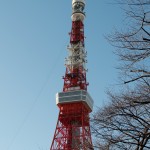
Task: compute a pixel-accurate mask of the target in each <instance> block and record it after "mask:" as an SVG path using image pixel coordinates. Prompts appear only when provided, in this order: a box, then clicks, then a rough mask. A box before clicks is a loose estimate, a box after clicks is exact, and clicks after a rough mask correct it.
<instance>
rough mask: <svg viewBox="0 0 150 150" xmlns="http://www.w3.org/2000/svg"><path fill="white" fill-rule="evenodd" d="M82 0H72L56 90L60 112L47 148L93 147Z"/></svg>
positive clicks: (78, 149) (86, 149)
mask: <svg viewBox="0 0 150 150" xmlns="http://www.w3.org/2000/svg"><path fill="white" fill-rule="evenodd" d="M84 8H85V0H72V16H71V19H72V29H71V32H70V45H69V46H68V47H67V48H68V52H69V54H68V57H67V58H66V60H65V66H66V73H65V76H64V77H63V79H64V86H63V92H60V93H57V95H56V104H57V106H58V107H59V110H60V111H59V116H58V121H57V125H56V130H55V134H54V138H53V141H52V145H51V148H50V150H90V149H93V146H92V139H91V132H90V121H89V119H90V118H89V114H90V112H91V111H92V109H93V100H92V98H91V97H90V95H89V93H88V92H87V86H88V83H87V81H86V66H85V64H86V62H87V60H86V56H87V52H86V51H85V45H84V19H85V13H84Z"/></svg>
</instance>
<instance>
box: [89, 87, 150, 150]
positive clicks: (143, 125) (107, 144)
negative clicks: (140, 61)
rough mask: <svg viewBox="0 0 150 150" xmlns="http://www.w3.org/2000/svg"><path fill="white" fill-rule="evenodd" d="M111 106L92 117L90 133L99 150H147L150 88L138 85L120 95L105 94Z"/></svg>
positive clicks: (148, 146)
mask: <svg viewBox="0 0 150 150" xmlns="http://www.w3.org/2000/svg"><path fill="white" fill-rule="evenodd" d="M108 95H109V99H110V101H111V103H109V105H107V106H105V107H104V108H101V109H98V111H97V112H96V113H95V114H93V117H92V119H91V122H92V133H93V135H94V137H95V141H96V142H95V146H96V147H99V149H100V150H149V149H150V103H145V105H142V106H141V104H139V103H135V101H137V100H139V101H141V102H143V101H144V102H146V101H148V100H149V99H150V88H149V87H148V86H145V84H143V85H141V84H140V85H139V86H138V87H136V89H135V90H133V91H131V90H127V91H126V92H122V93H121V94H112V93H111V92H110V93H108Z"/></svg>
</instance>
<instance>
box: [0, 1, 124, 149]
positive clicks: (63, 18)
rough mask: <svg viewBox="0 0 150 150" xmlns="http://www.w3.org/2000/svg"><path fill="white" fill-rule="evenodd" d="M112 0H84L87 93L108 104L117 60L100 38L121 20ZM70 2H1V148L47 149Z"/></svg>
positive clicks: (62, 70) (59, 85) (55, 114)
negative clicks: (85, 1)
mask: <svg viewBox="0 0 150 150" xmlns="http://www.w3.org/2000/svg"><path fill="white" fill-rule="evenodd" d="M112 2H114V0H87V5H86V10H85V11H86V16H87V17H86V20H85V36H86V41H85V47H86V50H87V51H88V64H87V68H88V70H89V71H88V74H87V80H88V82H89V83H90V84H89V87H88V91H89V93H90V94H91V96H92V97H93V99H94V101H95V105H94V106H102V105H103V104H104V103H107V96H106V94H105V91H106V89H107V88H108V87H110V88H113V87H114V84H116V83H117V75H118V71H117V70H116V69H115V67H116V65H117V64H118V61H117V58H116V56H114V54H113V52H112V51H113V47H111V46H110V44H109V43H108V42H107V41H106V39H105V38H104V35H105V34H108V33H110V32H111V31H112V30H113V28H114V27H116V28H118V27H120V25H121V24H122V21H123V19H122V11H121V9H120V8H119V6H118V5H112V4H110V3H112ZM70 16H71V0H58V1H56V0H0V150H49V147H50V145H51V142H52V139H53V135H54V131H55V127H56V121H57V117H58V108H57V106H56V104H55V94H56V93H57V92H61V91H62V88H63V80H62V79H61V77H62V76H63V75H64V73H65V66H64V58H65V57H66V56H67V50H66V47H67V45H68V44H69V35H68V32H70V29H71V19H70Z"/></svg>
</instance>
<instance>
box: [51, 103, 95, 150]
mask: <svg viewBox="0 0 150 150" xmlns="http://www.w3.org/2000/svg"><path fill="white" fill-rule="evenodd" d="M59 108H60V112H59V117H58V122H57V126H56V130H55V134H54V138H53V142H52V145H51V148H50V150H93V147H92V140H91V132H90V124H89V110H88V109H87V107H86V106H85V104H84V103H83V102H78V103H66V104H61V105H60V106H59Z"/></svg>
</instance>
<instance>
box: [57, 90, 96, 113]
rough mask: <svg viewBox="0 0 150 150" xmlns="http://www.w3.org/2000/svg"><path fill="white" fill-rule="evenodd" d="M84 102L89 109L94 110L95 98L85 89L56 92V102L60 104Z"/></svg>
mask: <svg viewBox="0 0 150 150" xmlns="http://www.w3.org/2000/svg"><path fill="white" fill-rule="evenodd" d="M78 102H82V103H84V104H85V105H86V106H87V107H88V109H89V111H90V112H91V111H92V110H93V103H94V102H93V99H92V98H91V96H90V95H89V93H88V92H87V91H85V90H76V91H69V92H60V93H57V94H56V104H57V105H58V106H59V105H61V104H65V103H78Z"/></svg>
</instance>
